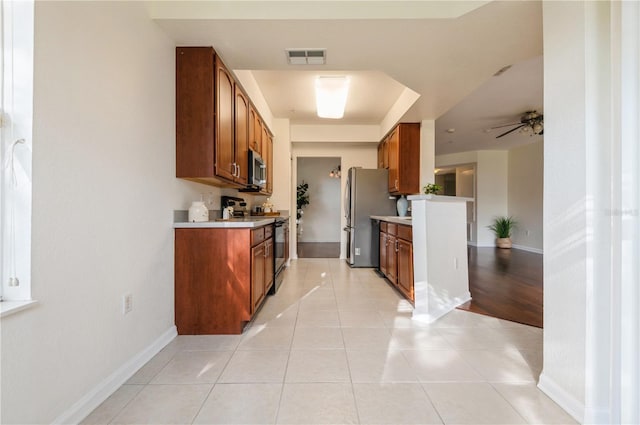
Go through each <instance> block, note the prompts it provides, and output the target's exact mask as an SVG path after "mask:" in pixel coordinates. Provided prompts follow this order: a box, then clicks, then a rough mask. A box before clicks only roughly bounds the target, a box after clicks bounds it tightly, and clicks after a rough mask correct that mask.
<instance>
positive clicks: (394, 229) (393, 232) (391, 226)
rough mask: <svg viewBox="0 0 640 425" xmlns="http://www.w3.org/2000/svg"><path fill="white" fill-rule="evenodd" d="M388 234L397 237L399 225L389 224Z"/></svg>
mask: <svg viewBox="0 0 640 425" xmlns="http://www.w3.org/2000/svg"><path fill="white" fill-rule="evenodd" d="M387 233H388V234H390V235H397V234H398V225H397V224H395V223H387Z"/></svg>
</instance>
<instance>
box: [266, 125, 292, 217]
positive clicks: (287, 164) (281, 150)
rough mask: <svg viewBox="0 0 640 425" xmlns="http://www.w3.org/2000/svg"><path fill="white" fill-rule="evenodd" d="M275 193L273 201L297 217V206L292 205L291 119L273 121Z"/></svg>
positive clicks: (278, 207)
mask: <svg viewBox="0 0 640 425" xmlns="http://www.w3.org/2000/svg"><path fill="white" fill-rule="evenodd" d="M273 132H274V139H273V194H272V195H271V202H272V203H273V205H274V207H275V208H276V209H277V210H278V211H280V210H288V211H289V214H290V215H291V216H294V217H295V206H294V207H293V208H292V207H291V186H292V182H291V140H290V136H289V120H288V119H276V120H274V121H273Z"/></svg>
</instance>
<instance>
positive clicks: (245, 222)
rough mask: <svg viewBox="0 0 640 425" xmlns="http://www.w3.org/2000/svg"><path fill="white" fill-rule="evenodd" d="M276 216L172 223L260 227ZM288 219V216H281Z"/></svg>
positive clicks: (176, 226)
mask: <svg viewBox="0 0 640 425" xmlns="http://www.w3.org/2000/svg"><path fill="white" fill-rule="evenodd" d="M276 218H278V216H272V217H265V218H261V217H243V218H232V219H229V220H223V221H216V220H209V221H201V222H193V223H192V222H188V221H185V222H176V223H173V228H174V229H193V228H195V229H229V228H253V227H261V226H265V225H267V224H271V223H273V222H274V221H276ZM282 218H285V219H288V217H282Z"/></svg>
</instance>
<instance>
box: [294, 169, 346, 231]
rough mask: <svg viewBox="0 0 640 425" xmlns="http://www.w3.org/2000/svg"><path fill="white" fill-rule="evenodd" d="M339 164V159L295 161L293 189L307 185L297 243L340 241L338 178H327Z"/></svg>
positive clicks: (340, 196)
mask: <svg viewBox="0 0 640 425" xmlns="http://www.w3.org/2000/svg"><path fill="white" fill-rule="evenodd" d="M338 165H340V158H304V157H303V158H298V167H297V169H298V177H297V183H296V188H297V185H299V184H301V183H302V182H306V183H307V184H309V190H308V192H307V194H308V195H309V205H307V206H306V207H304V208H303V215H302V220H303V222H302V224H301V228H302V232H301V233H300V239H299V242H340V235H341V233H342V227H340V222H341V220H340V218H341V216H342V211H341V210H340V201H341V199H342V193H341V190H340V179H336V178H333V177H329V172H330V171H331V170H333V169H334V168H336V167H337V166H338Z"/></svg>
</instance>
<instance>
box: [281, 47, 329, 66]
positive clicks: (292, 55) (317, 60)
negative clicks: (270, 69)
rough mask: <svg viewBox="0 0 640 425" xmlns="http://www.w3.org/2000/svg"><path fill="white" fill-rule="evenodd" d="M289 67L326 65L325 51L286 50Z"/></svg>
mask: <svg viewBox="0 0 640 425" xmlns="http://www.w3.org/2000/svg"><path fill="white" fill-rule="evenodd" d="M285 52H286V54H287V63H289V65H324V64H325V63H326V50H325V49H286V50H285Z"/></svg>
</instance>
